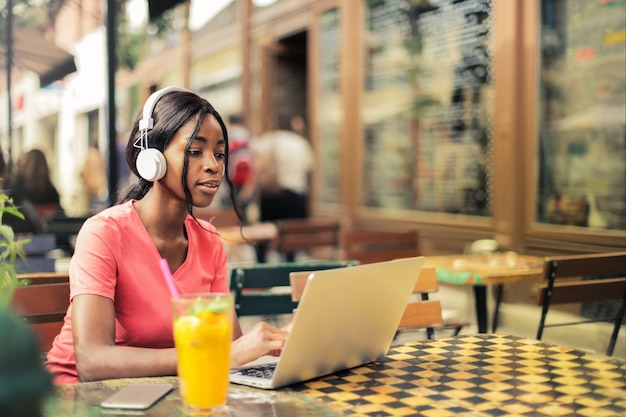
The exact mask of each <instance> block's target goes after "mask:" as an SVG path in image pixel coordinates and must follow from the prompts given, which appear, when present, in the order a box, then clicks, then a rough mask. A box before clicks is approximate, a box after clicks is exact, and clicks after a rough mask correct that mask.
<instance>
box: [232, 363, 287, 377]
mask: <svg viewBox="0 0 626 417" xmlns="http://www.w3.org/2000/svg"><path fill="white" fill-rule="evenodd" d="M275 369H276V364H275V363H268V364H266V365H259V366H255V367H252V368H243V369H237V370H235V371H232V372H231V374H236V375H244V376H251V377H254V378H263V379H272V376H273V375H274V370H275Z"/></svg>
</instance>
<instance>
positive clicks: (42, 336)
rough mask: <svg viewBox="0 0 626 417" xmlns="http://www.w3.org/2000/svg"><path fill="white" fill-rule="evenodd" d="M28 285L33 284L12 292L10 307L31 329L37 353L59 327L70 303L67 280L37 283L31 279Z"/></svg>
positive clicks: (44, 349) (48, 342)
mask: <svg viewBox="0 0 626 417" xmlns="http://www.w3.org/2000/svg"><path fill="white" fill-rule="evenodd" d="M31 282H34V283H35V284H31V285H22V286H19V287H17V288H16V289H15V293H14V294H13V299H12V301H11V308H13V309H14V310H15V311H16V312H17V313H18V314H20V315H21V316H22V317H23V318H24V321H25V322H26V323H28V325H29V326H30V327H31V328H32V329H33V331H34V332H35V334H36V335H37V338H38V340H39V344H40V348H41V351H42V352H47V351H48V350H50V348H51V347H52V342H53V341H54V338H55V337H56V336H57V335H58V334H59V332H60V331H61V327H62V326H63V320H64V318H65V313H66V312H67V309H68V307H69V304H70V284H69V281H68V282H56V283H45V284H37V280H35V279H32V280H31Z"/></svg>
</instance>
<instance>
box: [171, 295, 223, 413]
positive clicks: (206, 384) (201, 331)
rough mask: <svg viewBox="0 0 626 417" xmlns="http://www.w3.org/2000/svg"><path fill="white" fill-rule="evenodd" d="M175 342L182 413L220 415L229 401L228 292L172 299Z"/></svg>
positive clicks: (182, 296)
mask: <svg viewBox="0 0 626 417" xmlns="http://www.w3.org/2000/svg"><path fill="white" fill-rule="evenodd" d="M172 304H173V316H174V323H173V327H174V342H175V344H176V352H177V354H178V380H179V389H180V395H181V398H182V400H183V406H184V409H185V412H187V413H188V414H192V415H210V414H216V413H219V412H222V411H224V410H225V408H226V400H227V398H228V384H229V382H228V377H229V372H230V345H231V341H232V333H233V323H232V320H233V317H232V311H233V297H232V295H231V294H228V293H203V294H186V295H181V296H179V297H177V298H174V299H173V301H172Z"/></svg>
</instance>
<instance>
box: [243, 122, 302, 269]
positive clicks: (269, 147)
mask: <svg viewBox="0 0 626 417" xmlns="http://www.w3.org/2000/svg"><path fill="white" fill-rule="evenodd" d="M292 121H293V117H292V116H291V115H289V114H286V113H279V114H277V115H275V116H274V118H273V119H272V121H271V122H270V130H269V131H268V132H266V133H265V134H263V135H262V136H261V137H259V139H258V140H255V141H254V142H253V144H254V145H253V146H254V150H255V154H256V155H257V158H256V162H257V167H258V169H257V171H256V176H255V178H256V184H257V187H258V188H259V192H260V211H261V213H260V215H261V221H265V222H271V221H275V220H281V219H300V218H306V217H308V215H309V210H308V205H309V186H310V178H309V177H310V173H311V170H312V168H313V150H312V148H311V145H310V143H309V142H308V140H307V139H306V138H304V137H303V136H301V135H299V134H298V133H296V132H294V131H293V127H292ZM267 249H268V245H267V244H260V245H258V247H257V260H258V261H259V262H265V261H266V258H267ZM294 258H295V254H293V253H291V254H287V257H286V261H287V262H291V261H293V260H294Z"/></svg>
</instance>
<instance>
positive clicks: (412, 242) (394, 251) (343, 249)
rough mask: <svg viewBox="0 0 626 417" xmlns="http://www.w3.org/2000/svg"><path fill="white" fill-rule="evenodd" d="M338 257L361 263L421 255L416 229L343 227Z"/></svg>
mask: <svg viewBox="0 0 626 417" xmlns="http://www.w3.org/2000/svg"><path fill="white" fill-rule="evenodd" d="M339 248H340V255H339V258H340V259H355V260H357V261H359V262H360V263H361V264H367V263H373V262H384V261H390V260H393V259H400V258H411V257H414V256H421V250H420V247H419V234H418V232H417V230H406V231H389V230H367V229H345V230H342V231H341V232H340V234H339Z"/></svg>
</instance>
